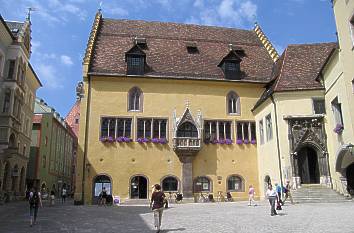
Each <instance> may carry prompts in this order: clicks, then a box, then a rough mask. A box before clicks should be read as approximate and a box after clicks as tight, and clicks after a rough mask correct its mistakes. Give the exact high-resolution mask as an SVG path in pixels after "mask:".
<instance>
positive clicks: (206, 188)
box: [194, 176, 211, 192]
mask: <svg viewBox="0 0 354 233" xmlns="http://www.w3.org/2000/svg"><path fill="white" fill-rule="evenodd" d="M210 191H211V187H210V180H209V179H208V178H207V177H205V176H201V177H198V178H196V179H195V182H194V192H210Z"/></svg>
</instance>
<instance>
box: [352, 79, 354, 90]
mask: <svg viewBox="0 0 354 233" xmlns="http://www.w3.org/2000/svg"><path fill="white" fill-rule="evenodd" d="M352 90H353V93H354V78H353V80H352Z"/></svg>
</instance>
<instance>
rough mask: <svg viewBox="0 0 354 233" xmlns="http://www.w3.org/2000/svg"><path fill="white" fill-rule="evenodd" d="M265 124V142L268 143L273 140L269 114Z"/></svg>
mask: <svg viewBox="0 0 354 233" xmlns="http://www.w3.org/2000/svg"><path fill="white" fill-rule="evenodd" d="M265 122H266V134H267V141H269V140H272V139H273V125H272V116H271V115H270V114H269V115H267V116H266V118H265Z"/></svg>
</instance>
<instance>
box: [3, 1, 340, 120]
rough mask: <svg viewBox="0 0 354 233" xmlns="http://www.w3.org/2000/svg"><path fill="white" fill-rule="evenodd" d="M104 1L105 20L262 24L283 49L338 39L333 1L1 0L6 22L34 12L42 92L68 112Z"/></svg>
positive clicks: (36, 59)
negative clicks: (98, 13)
mask: <svg viewBox="0 0 354 233" xmlns="http://www.w3.org/2000/svg"><path fill="white" fill-rule="evenodd" d="M100 3H102V13H103V17H105V18H116V19H142V20H148V21H167V22H179V23H193V24H203V25H216V26H225V27H235V28H243V29H252V28H253V25H254V22H256V21H257V22H258V23H259V24H260V25H261V27H262V29H263V31H264V32H265V33H266V35H267V36H268V38H269V39H270V40H271V42H272V43H273V45H274V46H275V47H276V48H277V50H278V52H282V51H283V50H284V48H285V47H286V46H287V44H299V43H314V42H328V41H336V36H335V32H336V28H335V22H334V16H333V10H332V7H331V3H330V0H124V1H123V0H0V13H1V14H2V16H3V18H5V19H6V20H16V21H23V20H24V19H25V17H26V8H27V7H34V8H36V11H35V12H33V13H32V17H31V19H32V20H31V21H32V51H33V53H32V57H31V63H32V65H33V67H34V69H35V71H36V73H37V75H38V76H39V78H40V79H41V81H42V83H43V87H42V88H40V89H39V91H38V92H37V96H39V97H41V98H44V99H45V101H46V102H47V103H48V104H49V105H51V106H53V107H54V108H55V109H56V110H57V111H58V112H59V113H60V114H61V115H62V116H65V115H66V114H67V112H68V111H69V110H70V108H71V106H72V105H73V103H74V102H75V86H76V83H77V82H78V81H80V80H81V79H82V65H81V64H82V57H83V54H84V52H85V47H86V43H87V39H88V35H89V33H90V29H91V25H92V21H93V18H94V15H95V13H96V12H97V9H98V8H99V6H100Z"/></svg>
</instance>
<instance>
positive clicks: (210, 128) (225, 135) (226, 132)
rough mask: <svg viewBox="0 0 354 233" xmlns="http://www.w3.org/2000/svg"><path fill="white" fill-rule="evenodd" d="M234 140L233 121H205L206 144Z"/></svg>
mask: <svg viewBox="0 0 354 233" xmlns="http://www.w3.org/2000/svg"><path fill="white" fill-rule="evenodd" d="M224 139H232V137H231V121H205V122H204V142H207V143H208V142H212V141H214V140H224Z"/></svg>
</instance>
